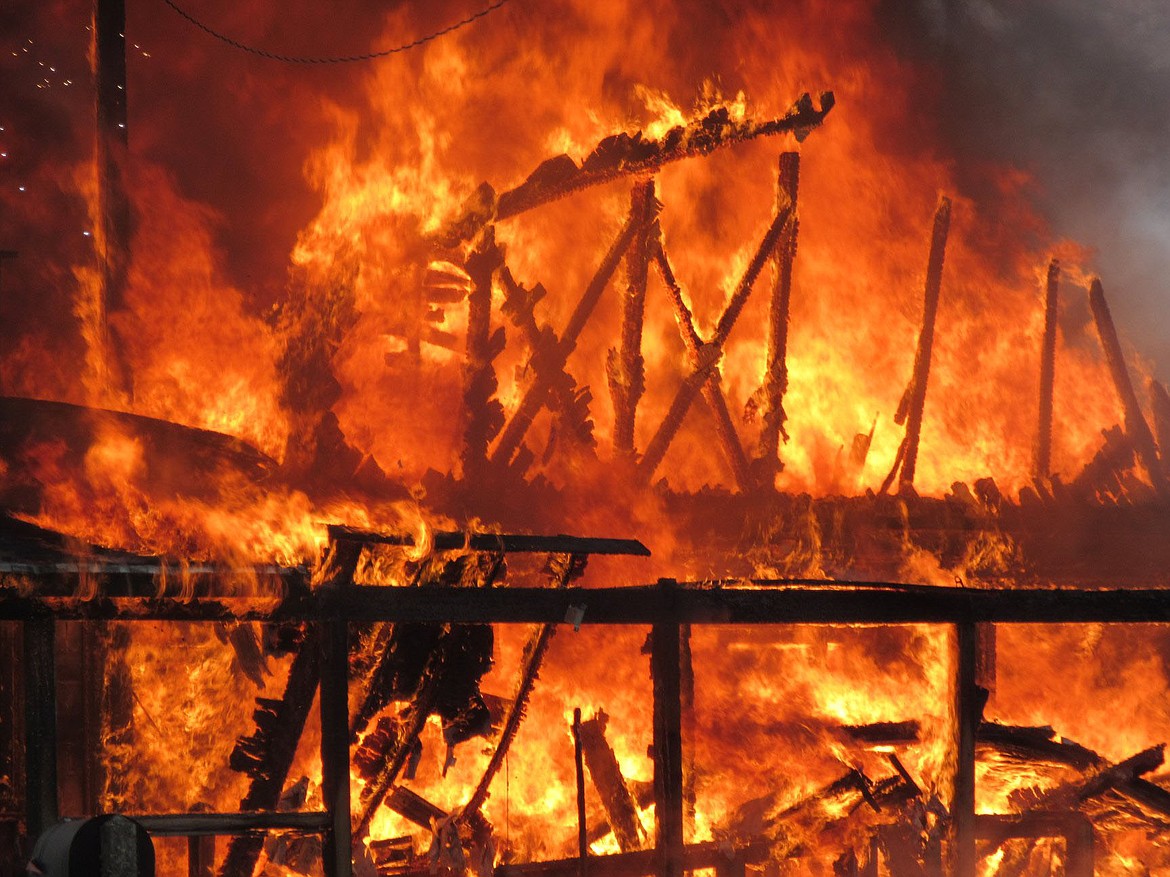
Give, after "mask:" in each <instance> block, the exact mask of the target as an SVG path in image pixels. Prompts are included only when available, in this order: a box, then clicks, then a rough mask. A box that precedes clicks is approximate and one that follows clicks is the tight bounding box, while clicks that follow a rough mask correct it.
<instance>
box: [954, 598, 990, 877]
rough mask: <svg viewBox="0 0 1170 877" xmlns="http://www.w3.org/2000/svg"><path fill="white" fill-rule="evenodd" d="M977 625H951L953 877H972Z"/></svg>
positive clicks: (977, 715) (977, 710)
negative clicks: (953, 764)
mask: <svg viewBox="0 0 1170 877" xmlns="http://www.w3.org/2000/svg"><path fill="white" fill-rule="evenodd" d="M978 658H979V634H978V630H977V625H976V624H974V623H972V622H968V621H961V622H959V623H958V624H956V625H955V680H954V696H955V744H956V752H955V773H954V797H953V798H952V800H951V844H952V852H951V858H952V862H953V864H954V872H953V873H954V875H955V877H975V873H976V867H975V866H976V863H977V858H976V852H975V734H976V732H977V730H978V727H979V720H980V713H981V712H982V704H981V699H980V697H979V687H978V685H977V683H976V674H977V672H978V663H979V661H978Z"/></svg>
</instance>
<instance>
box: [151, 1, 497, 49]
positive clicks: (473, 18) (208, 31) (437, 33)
mask: <svg viewBox="0 0 1170 877" xmlns="http://www.w3.org/2000/svg"><path fill="white" fill-rule="evenodd" d="M163 2H164V3H166V4H167V6H169V7H171V9H173V10H175V12H177V13H178V14H179V15H181V16H182V17H183V18H185V19H186V20H187V21H188V22H190V23H191V24H193V25H195V27H197V28H199V29H200V30H201V31H203V32H204V33H206V34H209V35H210V36H213V37H215V39H217V40H219V41H220V42H223V43H227V44H228V45H229V46H231V47H232V48H235V49H239V50H240V51H243V52H248V53H250V54H253V55H259V56H260V57H261V58H268V59H269V60H272V61H284V62H285V63H286V64H348V63H351V62H354V61H372V60H373V59H375V58H385V57H386V56H387V55H396V54H398V53H399V52H405V51H407V50H408V49H414V48H417V47H418V46H421V45H423V44H424V43H429V42H431V41H432V40H437V39H438V38H439V37H442V36H446V35H447V34H449V33H453V32H454V31H457V30H459V29H460V28H464V27H467V25H469V24H473V23H474V22H476V21H478V20H479V19H481V18H483V17H484V16H486V15H488V14H489V13H492V12H495V11H496V10H497V9H499V8H500V7H501V6H503V5H504V4H505V3H507V2H508V0H495V2H494V3H492V4H491V5H490V6H488V7H487V8H486V9H481V10H480V11H479V12H477V13H475V14H474V15H470V16H468V17H467V18H465V19H463V20H462V21H457V22H455V23H454V24H449V25H447V27H445V28H443V29H441V30H437V31H435V32H434V33H430V34H427V35H426V36H425V37H419V38H418V39H417V40H414V41H413V42H409V43H404V44H403V45H401V46H395V47H394V48H393V49H384V50H382V51H381V52H367V53H366V54H364V55H345V56H338V57H321V58H313V57H302V56H297V55H279V54H277V53H276V52H269V51H267V50H266V49H258V48H256V47H255V46H249V45H247V44H246V43H241V42H240V41H239V40H235V39H232V38H231V37H229V36H228V35H227V34H223V33H220V32H219V31H217V30H215V29H214V28H212V27H210V26H209V25H207V24H204V23H203V22H202V21H200V20H199V19H197V18H195V17H194V16H193V15H191V13H189V12H187V11H186V10H184V9H183V8H181V7H180V6H179V5H178V4H177V3H175V0H163Z"/></svg>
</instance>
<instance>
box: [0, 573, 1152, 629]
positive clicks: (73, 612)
mask: <svg viewBox="0 0 1170 877" xmlns="http://www.w3.org/2000/svg"><path fill="white" fill-rule="evenodd" d="M45 615H52V616H54V617H56V618H60V619H65V620H86V619H90V620H112V619H121V620H127V621H133V620H173V621H223V620H229V619H242V620H255V621H289V620H307V621H311V620H320V619H326V618H338V617H344V618H347V619H349V620H350V621H354V622H360V621H413V622H451V623H456V624H472V623H513V624H566V623H568V624H574V625H576V624H637V625H650V624H655V623H661V622H678V623H688V624H915V623H933V624H955V623H959V622H969V621H975V622H997V623H1031V624H1036V623H1042V624H1053V623H1095V622H1105V623H1108V622H1123V623H1140V622H1170V589H1140V590H1097V591H1090V590H1076V589H1072V588H1059V589H1035V590H1029V589H1022V588H1015V589H995V590H992V589H982V588H951V587H931V586H925V585H898V584H885V583H864V582H849V583H846V582H836V583H831V582H823V581H821V582H817V581H808V580H802V581H794V580H787V581H757V582H753V583H751V584H750V585H745V583H742V582H740V583H736V584H731V583H727V584H718V583H715V584H707V583H694V584H679V583H675V582H672V581H665V580H664V581H662V582H660V583H659V584H657V585H645V586H636V587H620V588H564V589H552V588H507V587H493V588H399V587H376V586H356V585H355V586H353V587H349V588H346V589H345V591H344V593H343V594H322V593H317V592H314V593H312V594H310V595H306V596H296V597H290V598H285V599H271V600H267V601H265V600H256V599H247V598H221V599H198V598H197V599H192V600H172V599H140V600H116V599H110V598H106V597H102V598H98V599H95V600H78V599H46V598H42V597H36V596H30V595H27V594H22V593H20V592H19V591H17V590H16V589H13V588H0V620H22V619H28V618H34V617H37V616H45Z"/></svg>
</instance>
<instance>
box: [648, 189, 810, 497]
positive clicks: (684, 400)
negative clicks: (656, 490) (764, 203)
mask: <svg viewBox="0 0 1170 877" xmlns="http://www.w3.org/2000/svg"><path fill="white" fill-rule="evenodd" d="M791 213H792V205H791V204H787V205H785V206H784V207H782V208H781V209H780V210H779V211H777V213H776V216H775V218H774V219H773V220H772V224H771V226H769V228H768V230H767V232H766V233H765V234H764V239H763V240H762V241H761V242H760V246H759V248H758V249H757V250H756V253H755V255H754V256H753V257H752V260H751V262H750V263H748V267H747V270H746V271H744V274H743V277H742V278H741V279H740V281H739V284H738V285H737V286H736V288H735V291H734V292H733V293H732V295H731V300H730V301H729V302H728V303H727V307H726V308H725V309H724V311H723V314H722V316H721V317H720V318H719V322H718V324H716V326H715V332H714V334H713V335H712V336H711V340H710V341H708V342H707V343H706V344H704V345H703V346H702V348H701V353H700V356H699V362H698V364H697V365H696V366H695V367H694V368H693V370H692V371H691V373H690V374H689V375H688V376H687V377H686V378H685V379H684V380H683V383H682V386H681V387H679V389H678V392H677V393H676V394H675V397H674V401H673V402H672V403H671V406H670V410H669V411H667V414H666V417H665V418H664V419H663V421H662V423H661V424H660V425H659V427H658V430H657V432H655V433H654V437H653V438H652V439H651V440H650V443H649V444H648V445H647V446H646V451H645V453H644V454H643V455H642V460H641V462H640V464H639V471H640V472H641V475H642V478H643V479H645V480H649V479H651V478H652V477H654V472H655V470H656V469H657V468H658V466H659V464H661V463H662V458H663V457H664V456H666V450H667V448H669V447H670V443H671V442H672V441H674V437H675V435H677V434H678V430H679V428H680V427H681V426H682V422H683V418H684V417H685V416H686V413H687V411H688V410H689V409H690V407H691V403H692V402H694V400H695V396H697V395H698V394H699V391H700V390H702V388H703V385H704V384H706V383H707V381H708V380H709V379H710V378H711V376H712V375H713V374H714V371H715V368H716V366H717V365H718V363H719V359H720V357H721V356H722V355H723V346H724V345H725V344H726V343H727V338H728V336H729V335H730V334H731V330H732V328H733V327H734V326H735V322H736V320H738V319H739V315H740V313H741V312H742V311H743V306H744V305H745V304H746V303H747V300H748V296H750V295H751V292H752V287H753V286H754V284H755V282H756V278H757V277H759V275H760V272H761V271H762V270H763V268H764V265H765V264H766V263H767V260H768V257H769V256H770V255H771V254H772V251H773V250H774V249H775V248H776V244H777V242H778V241H779V240H780V235H781V234H782V233H783V231H784V226H785V224H786V223H787V222H788V217H789V216H790V215H791Z"/></svg>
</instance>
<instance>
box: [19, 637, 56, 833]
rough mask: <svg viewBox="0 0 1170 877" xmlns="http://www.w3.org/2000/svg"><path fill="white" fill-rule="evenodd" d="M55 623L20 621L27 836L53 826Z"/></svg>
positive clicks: (54, 801)
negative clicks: (22, 633)
mask: <svg viewBox="0 0 1170 877" xmlns="http://www.w3.org/2000/svg"><path fill="white" fill-rule="evenodd" d="M56 629H57V627H56V623H55V622H54V620H53V618H52V616H47V615H42V616H39V617H37V618H33V619H30V620H29V621H26V622H25V624H24V653H23V659H24V777H25V793H24V794H25V808H24V809H25V827H26V830H27V831H28V835H29V838H30V840H34V841H35V840H36V838H37V837H38V836H39V835H40V834H41V832H43V831H45V830H46V829H47V828H51V827H52V826H54V825H56V824H57V821H58V820H59V819H60V812H59V809H58V806H57V678H56V648H55V640H56Z"/></svg>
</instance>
